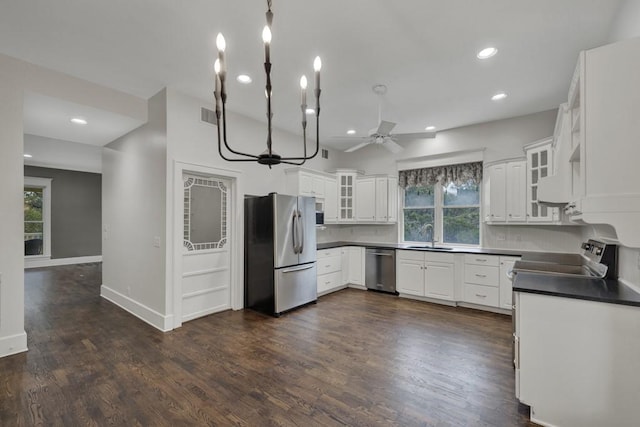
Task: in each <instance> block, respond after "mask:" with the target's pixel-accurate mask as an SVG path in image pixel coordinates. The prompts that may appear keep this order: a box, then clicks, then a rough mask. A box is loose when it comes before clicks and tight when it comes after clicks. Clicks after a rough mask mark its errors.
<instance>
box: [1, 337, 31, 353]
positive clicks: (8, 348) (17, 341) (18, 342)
mask: <svg viewBox="0 0 640 427" xmlns="http://www.w3.org/2000/svg"><path fill="white" fill-rule="evenodd" d="M24 351H27V333H26V332H22V333H20V334H16V335H9V336H7V337H0V357H5V356H11V355H12V354H17V353H22V352H24Z"/></svg>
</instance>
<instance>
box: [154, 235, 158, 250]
mask: <svg viewBox="0 0 640 427" xmlns="http://www.w3.org/2000/svg"><path fill="white" fill-rule="evenodd" d="M153 246H155V247H156V248H159V247H160V237H159V236H156V237H154V238H153Z"/></svg>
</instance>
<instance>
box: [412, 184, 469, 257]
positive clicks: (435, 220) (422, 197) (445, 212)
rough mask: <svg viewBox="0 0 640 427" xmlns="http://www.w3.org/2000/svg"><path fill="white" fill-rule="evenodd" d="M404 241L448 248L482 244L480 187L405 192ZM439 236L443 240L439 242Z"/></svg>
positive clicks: (429, 187)
mask: <svg viewBox="0 0 640 427" xmlns="http://www.w3.org/2000/svg"><path fill="white" fill-rule="evenodd" d="M403 200H404V203H403V231H402V232H403V240H404V241H405V242H431V239H432V238H433V237H432V235H433V233H435V236H436V238H435V239H434V240H437V241H439V242H442V243H448V244H458V245H460V244H462V245H479V244H480V185H479V184H478V183H477V182H476V181H475V180H468V181H466V182H464V183H461V184H459V185H456V184H455V183H453V182H450V183H449V184H447V185H442V184H440V183H435V184H432V185H413V186H408V187H407V188H406V189H405V190H404V197H403ZM438 236H440V238H438Z"/></svg>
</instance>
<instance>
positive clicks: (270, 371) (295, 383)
mask: <svg viewBox="0 0 640 427" xmlns="http://www.w3.org/2000/svg"><path fill="white" fill-rule="evenodd" d="M25 277H26V285H25V301H26V307H25V317H26V320H25V321H26V329H27V333H28V337H29V338H28V344H29V352H27V353H23V354H18V355H14V356H10V357H6V358H2V359H0V425H1V426H31V425H44V426H50V425H61V426H75V425H98V426H103V425H125V426H136V425H137V426H178V425H197V426H201V425H241V426H265V425H277V426H289V425H302V426H305V427H307V426H325V425H350V426H354V425H355V426H359V425H361V426H365V425H366V426H372V425H385V426H386V425H400V426H414V425H420V426H424V425H428V426H431V425H434V426H448V425H454V426H518V425H529V424H528V413H527V411H526V408H525V407H524V406H521V405H519V404H518V403H517V401H516V399H515V397H514V393H513V389H514V379H513V368H512V366H511V339H510V336H511V319H510V318H509V317H507V316H502V315H497V314H491V313H485V312H481V311H476V310H469V309H461V308H450V307H445V306H439V305H434V304H428V303H423V302H417V301H411V300H406V299H399V298H397V297H393V296H390V295H384V294H378V293H372V292H363V291H358V290H344V291H340V292H337V293H334V294H331V295H328V296H325V297H322V298H320V300H319V302H318V304H317V305H311V306H308V307H304V308H302V309H299V310H296V311H293V312H291V313H289V314H286V315H283V316H282V317H281V318H279V319H275V318H271V317H267V316H263V315H261V314H258V313H255V312H252V311H249V310H245V311H237V312H232V311H228V312H224V313H219V314H215V315H211V316H208V317H205V318H202V319H198V320H195V321H191V322H188V323H186V324H185V325H184V326H183V327H182V328H180V329H178V330H176V331H173V332H170V333H162V332H159V331H157V330H155V329H154V328H152V327H151V326H148V325H146V324H145V323H143V322H142V321H140V320H138V319H137V318H135V317H133V316H131V315H129V314H128V313H126V312H125V311H123V310H121V309H119V308H117V307H116V306H114V305H113V304H111V303H109V302H108V301H105V300H102V299H101V298H100V296H99V286H100V283H101V271H100V264H85V265H78V266H67V267H53V268H46V269H35V270H27V271H26V272H25Z"/></svg>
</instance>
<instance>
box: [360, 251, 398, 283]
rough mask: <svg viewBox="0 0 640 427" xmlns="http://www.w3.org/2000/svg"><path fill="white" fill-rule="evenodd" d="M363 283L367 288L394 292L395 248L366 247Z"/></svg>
mask: <svg viewBox="0 0 640 427" xmlns="http://www.w3.org/2000/svg"><path fill="white" fill-rule="evenodd" d="M364 284H365V286H366V287H367V289H373V290H376V291H384V292H391V293H394V294H397V292H396V251H395V249H367V250H366V259H365V275H364Z"/></svg>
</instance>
